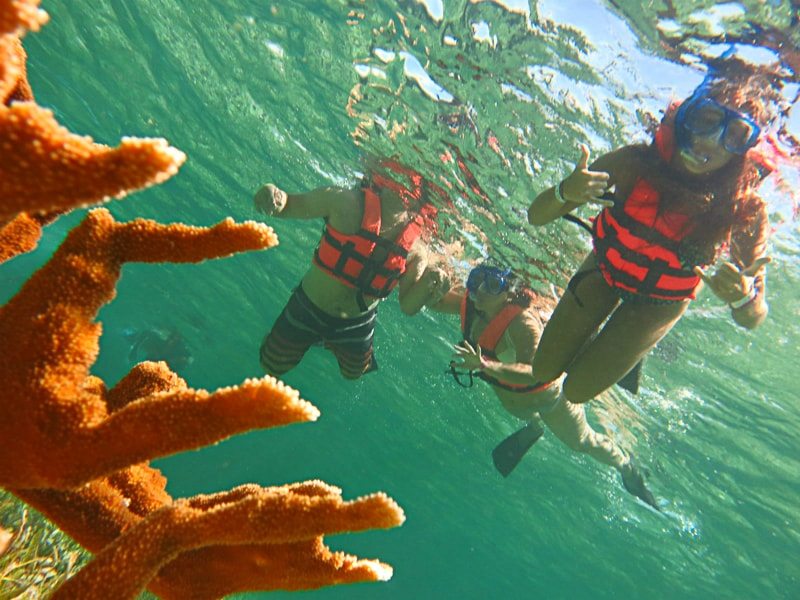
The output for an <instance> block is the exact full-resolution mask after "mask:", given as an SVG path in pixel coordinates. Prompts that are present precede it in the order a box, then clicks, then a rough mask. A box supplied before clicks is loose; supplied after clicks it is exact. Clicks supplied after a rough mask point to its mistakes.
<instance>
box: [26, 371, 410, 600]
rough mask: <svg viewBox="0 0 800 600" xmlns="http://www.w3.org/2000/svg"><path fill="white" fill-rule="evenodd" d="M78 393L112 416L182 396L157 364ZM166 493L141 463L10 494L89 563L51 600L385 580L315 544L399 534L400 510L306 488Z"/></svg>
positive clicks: (378, 566)
mask: <svg viewBox="0 0 800 600" xmlns="http://www.w3.org/2000/svg"><path fill="white" fill-rule="evenodd" d="M85 387H86V389H87V390H90V393H92V394H93V395H94V396H95V398H96V399H97V400H98V401H100V402H104V403H105V405H106V406H107V408H108V410H109V412H114V411H117V410H122V409H124V407H125V406H127V405H128V404H130V403H131V402H135V401H136V398H139V397H142V396H147V395H150V394H156V393H163V392H169V391H175V390H180V389H186V382H185V381H183V380H182V379H181V378H180V377H178V376H177V375H176V374H174V373H173V372H172V371H170V370H169V368H168V367H167V365H166V364H165V363H163V362H162V363H151V362H146V363H141V364H139V365H137V366H136V367H134V368H133V369H131V372H130V373H129V374H128V375H127V376H126V377H125V378H124V379H122V380H121V381H120V382H119V383H118V384H117V385H116V386H114V388H112V389H111V390H108V391H106V389H105V386H104V384H103V382H102V381H100V380H99V379H97V378H96V377H89V378H88V380H87V382H86V385H85ZM165 484H166V479H165V478H164V477H163V476H162V475H161V473H160V472H159V471H157V470H156V469H153V468H152V467H150V466H148V465H146V464H140V465H134V466H131V467H129V468H127V469H125V470H122V471H118V472H116V473H114V474H112V475H110V476H108V477H104V478H101V479H96V480H94V481H92V482H91V483H89V484H88V485H86V486H83V487H81V488H79V489H76V490H67V491H62V490H14V493H16V494H17V495H18V496H20V497H21V498H23V499H24V500H25V501H26V502H28V503H29V504H30V505H31V506H33V507H35V508H36V509H38V510H39V511H41V512H42V513H43V514H45V516H47V517H48V518H49V519H50V520H51V521H53V522H55V523H57V524H58V525H59V526H60V527H61V528H62V529H63V530H64V531H65V532H67V533H68V534H69V535H70V536H71V537H73V538H74V539H75V540H77V541H78V542H79V543H80V544H81V545H83V546H84V547H86V548H88V549H89V550H91V551H93V552H99V554H98V555H97V557H96V558H95V560H94V561H93V562H92V563H90V564H89V566H87V567H86V568H85V569H84V570H83V571H81V572H80V574H79V575H77V576H75V577H73V578H72V579H71V580H69V582H68V583H67V584H65V585H64V586H63V587H62V588H61V589H60V590H59V593H58V594H57V595H56V597H57V598H58V597H65V598H68V597H79V598H126V597H133V594H135V592H136V591H138V590H139V589H141V588H142V587H143V586H144V585H147V584H148V581H150V580H151V578H152V581H150V585H149V588H150V590H151V591H153V592H154V593H156V594H158V595H159V596H160V597H162V598H167V599H172V600H184V599H185V600H189V599H192V600H195V599H196V600H203V599H205V598H209V599H210V598H219V597H222V596H224V595H227V594H232V593H237V592H244V591H254V590H274V589H289V590H298V589H311V588H316V587H320V586H323V585H331V584H334V583H346V582H357V581H375V580H380V579H387V578H388V577H390V576H391V572H392V571H391V567H389V566H388V565H385V564H383V563H380V562H378V561H371V560H358V559H356V558H355V557H352V556H348V555H345V554H343V553H338V552H337V553H332V552H331V551H330V550H329V549H328V548H327V547H326V546H325V545H324V543H323V541H322V534H324V533H334V532H337V531H345V530H347V531H355V530H359V529H366V528H376V527H392V526H395V525H399V524H400V523H401V522H402V520H403V514H402V511H401V510H400V509H399V507H398V506H397V505H396V504H395V503H394V502H392V501H391V500H390V499H388V498H387V497H386V496H384V495H383V494H375V495H373V496H369V497H367V498H361V499H359V500H356V501H354V502H348V503H343V502H342V499H341V490H339V489H337V488H335V487H332V486H328V485H327V484H324V483H322V482H319V481H311V482H305V483H301V484H295V485H289V486H280V487H274V488H261V487H259V486H253V485H250V486H241V487H239V488H236V489H234V490H232V491H231V492H225V493H222V494H215V495H211V496H198V497H195V498H190V499H188V500H179V501H177V502H175V503H173V501H172V498H171V497H170V496H169V494H167V493H166V491H165V489H164V487H165ZM142 540H145V541H146V542H147V543H141V542H142ZM112 542H113V544H112ZM121 555H124V556H125V560H124V561H120V560H118V558H119V556H121ZM109 573H113V576H112V577H109V576H108V574H109Z"/></svg>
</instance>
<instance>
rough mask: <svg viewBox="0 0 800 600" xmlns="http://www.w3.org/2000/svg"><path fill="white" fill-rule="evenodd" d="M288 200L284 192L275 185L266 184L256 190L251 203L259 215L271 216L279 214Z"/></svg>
mask: <svg viewBox="0 0 800 600" xmlns="http://www.w3.org/2000/svg"><path fill="white" fill-rule="evenodd" d="M288 199H289V195H288V194H287V193H286V192H284V191H283V190H282V189H280V188H279V187H277V186H276V185H273V184H271V183H268V184H267V185H265V186H264V187H262V188H261V189H260V190H258V192H257V193H256V195H255V197H254V198H253V203H254V204H255V206H256V210H257V211H259V212H260V213H263V214H265V215H267V216H273V215H277V214H279V213H280V212H281V211H282V210H283V209H284V208H285V207H286V201H287V200H288Z"/></svg>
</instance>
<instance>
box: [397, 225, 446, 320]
mask: <svg viewBox="0 0 800 600" xmlns="http://www.w3.org/2000/svg"><path fill="white" fill-rule="evenodd" d="M427 258H428V254H427V247H426V246H425V244H424V242H420V241H418V242H417V244H415V245H414V246H413V247H412V251H411V252H410V253H409V257H408V261H407V263H406V272H405V273H404V274H403V277H401V278H400V284H399V288H400V289H399V300H400V309H401V310H402V311H403V312H404V313H405V314H407V315H415V314H417V313H418V312H419V311H420V310H421V309H422V307H423V306H430V307H434V306H435V305H437V304H438V303H439V302H441V299H442V297H443V296H444V295H445V294H446V292H447V291H448V290H449V289H450V276H449V275H448V274H447V272H446V271H445V270H444V269H443V268H441V267H438V266H435V265H431V264H428V260H427Z"/></svg>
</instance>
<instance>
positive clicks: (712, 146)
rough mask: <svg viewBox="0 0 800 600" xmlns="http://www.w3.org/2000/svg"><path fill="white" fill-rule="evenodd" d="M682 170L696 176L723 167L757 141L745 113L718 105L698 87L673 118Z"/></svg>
mask: <svg viewBox="0 0 800 600" xmlns="http://www.w3.org/2000/svg"><path fill="white" fill-rule="evenodd" d="M675 127H676V136H677V138H678V142H679V144H678V145H679V148H680V153H679V156H680V159H681V164H682V165H683V167H684V168H685V169H686V170H687V171H688V172H690V173H692V174H695V175H700V174H705V173H710V172H712V171H716V170H717V169H720V168H721V167H723V166H725V165H726V164H727V163H728V161H730V160H731V158H733V156H734V155H742V154H744V153H745V152H747V151H748V150H749V149H750V148H752V147H753V146H754V145H755V144H756V142H757V141H758V136H759V134H760V132H761V129H760V127H759V126H758V124H757V123H756V122H755V121H754V120H753V119H752V118H751V117H750V116H749V115H747V114H745V113H742V112H738V111H736V110H732V109H730V108H728V107H727V106H724V105H723V104H721V103H719V102H717V101H716V100H715V99H714V98H712V97H711V96H710V94H708V92H707V90H706V89H705V88H704V86H701V87H700V88H698V89H697V90H695V93H694V94H693V95H692V97H691V98H689V99H688V100H686V102H685V103H684V104H683V105H682V106H681V107H680V109H678V113H677V115H676V117H675Z"/></svg>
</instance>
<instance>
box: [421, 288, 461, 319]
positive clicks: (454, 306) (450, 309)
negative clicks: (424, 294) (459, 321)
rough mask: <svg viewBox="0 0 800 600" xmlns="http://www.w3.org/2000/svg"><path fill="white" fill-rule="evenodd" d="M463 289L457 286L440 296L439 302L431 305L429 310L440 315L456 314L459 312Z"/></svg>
mask: <svg viewBox="0 0 800 600" xmlns="http://www.w3.org/2000/svg"><path fill="white" fill-rule="evenodd" d="M464 292H465V290H464V288H463V287H461V286H459V287H456V288H452V289H450V290H448V291H447V293H446V294H445V295H444V296H442V298H441V300H439V301H438V302H436V303H435V304H431V305H429V306H430V309H431V310H435V311H436V312H441V313H450V314H456V315H457V314H458V313H460V312H461V299H462V298H463V297H464Z"/></svg>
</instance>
